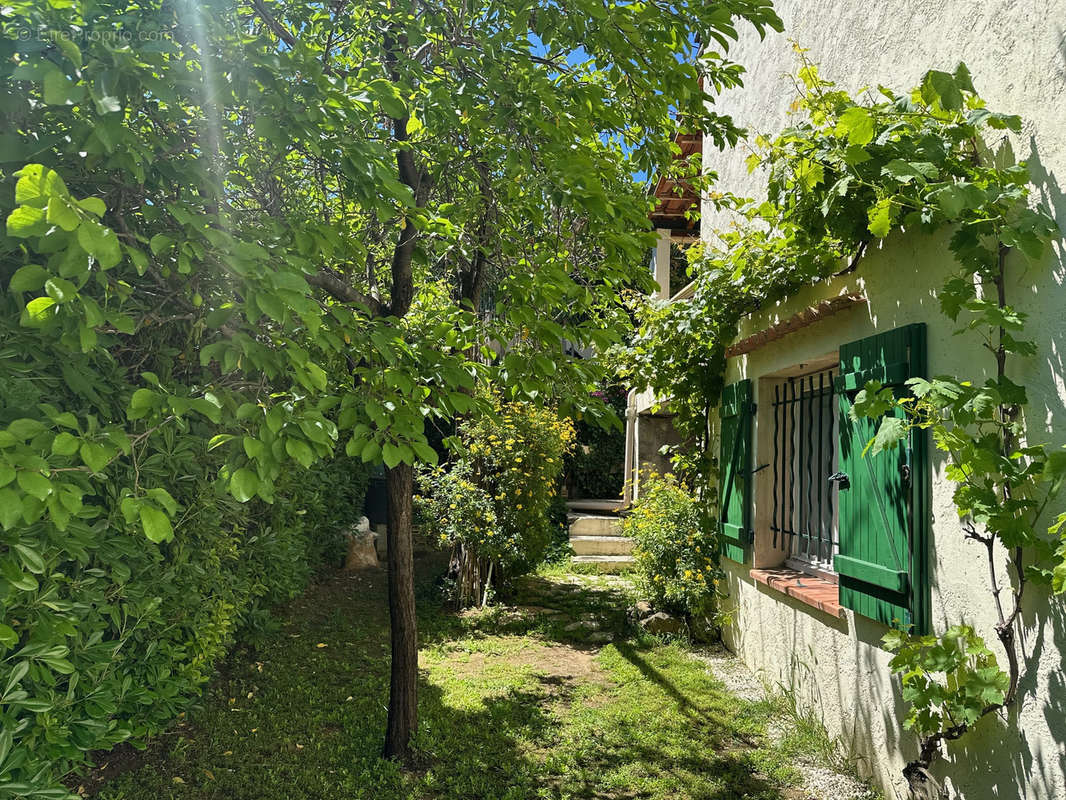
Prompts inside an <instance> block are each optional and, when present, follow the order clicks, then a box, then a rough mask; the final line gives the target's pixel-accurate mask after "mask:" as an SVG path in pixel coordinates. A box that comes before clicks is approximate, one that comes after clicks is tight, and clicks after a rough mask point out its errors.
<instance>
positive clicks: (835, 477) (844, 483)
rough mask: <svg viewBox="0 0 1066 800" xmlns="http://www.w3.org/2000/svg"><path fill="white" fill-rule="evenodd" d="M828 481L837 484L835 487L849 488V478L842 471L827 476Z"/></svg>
mask: <svg viewBox="0 0 1066 800" xmlns="http://www.w3.org/2000/svg"><path fill="white" fill-rule="evenodd" d="M829 482H830V483H835V484H838V486H837V488H838V489H840V490H841V491H843V490H844V489H850V488H851V479H850V478H849V477H848V476H847V473H844V472H834V473H833V474H832V475H830V476H829Z"/></svg>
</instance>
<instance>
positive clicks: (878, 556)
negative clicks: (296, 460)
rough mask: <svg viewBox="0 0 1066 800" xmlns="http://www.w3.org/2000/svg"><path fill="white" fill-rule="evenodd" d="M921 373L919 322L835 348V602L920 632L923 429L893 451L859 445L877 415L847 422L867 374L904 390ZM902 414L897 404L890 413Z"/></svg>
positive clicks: (925, 469) (925, 497) (925, 467)
mask: <svg viewBox="0 0 1066 800" xmlns="http://www.w3.org/2000/svg"><path fill="white" fill-rule="evenodd" d="M912 377H925V325H924V324H917V325H907V326H906V327H903V328H897V329H895V330H892V331H888V332H886V333H879V334H877V335H875V336H870V337H869V338H866V339H860V340H859V341H857V342H851V343H850V344H847V345H844V346H843V347H841V348H840V376H839V377H838V378H837V382H836V388H837V392H838V396H839V398H840V400H839V402H840V454H839V456H840V459H839V464H840V471H841V472H843V473H844V474H845V475H846V476H847V478H848V483H849V484H850V485H848V486H847V488H845V484H843V483H838V484H837V486H838V488H839V491H838V494H837V496H838V498H839V503H840V513H839V530H840V552H839V554H838V555H837V556H836V558H835V559H834V566H835V568H836V571H837V573H838V575H839V578H840V604H841V605H842V606H844V607H846V608H850V609H852V610H854V611H855V612H856V613H858V614H862V615H863V616H864V617H869V618H871V619H875V620H878V621H879V622H883V623H885V624H886V625H891V626H892V627H898V628H901V629H908V628H912V629H913V630H914V631H915V632H917V633H924V632H926V631H927V630H928V628H929V600H928V598H929V579H928V572H927V571H928V556H927V546H928V545H927V542H928V534H927V529H928V515H929V510H928V509H929V489H928V485H929V456H928V452H927V446H926V441H925V440H926V436H925V433H924V432H923V431H912V432H911V433H910V435H909V436H908V439H907V440H906V441H904V442H901V443H900V445H899V446H898V447H896V448H895V449H893V450H884V451H882V452H881V453H878V454H877V455H876V456H874V455H870V454H867V455H866V456H865V457H864V456H863V450H864V449H865V448H866V444H867V442H869V441H870V439H872V438H873V436H874V434H875V433H876V432H877V429H878V427H879V426H880V424H881V421H880V419H860V420H853V419H852V418H851V416H850V414H849V413H848V412H849V411H850V409H851V404H852V401H853V400H854V398H855V394H856V392H858V390H860V389H862V388H863V387H864V386H865V385H866V382H867V381H869V380H878V381H880V382H881V384H882V385H883V386H888V387H892V389H893V390H894V392H895V393H896V396H897V397H899V396H904V395H905V394H907V387H906V386H904V381H906V380H907V379H908V378H912ZM889 413H892V414H895V415H897V416H902V412H901V411H900V410H899V409H894V410H893V411H891V412H889Z"/></svg>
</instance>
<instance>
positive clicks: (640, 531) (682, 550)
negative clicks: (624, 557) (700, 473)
mask: <svg viewBox="0 0 1066 800" xmlns="http://www.w3.org/2000/svg"><path fill="white" fill-rule="evenodd" d="M623 530H624V532H625V535H626V536H629V537H632V539H633V542H634V545H633V558H634V562H635V566H636V573H637V582H638V585H639V587H640V589H641V591H642V592H643V594H644V595H645V596H646V597H647V598H648V600H650V601H651V603H652V604H653V605H655V606H656V607H657V608H661V609H663V610H664V611H670V612H673V613H677V614H684V615H686V616H693V615H697V614H699V615H706V614H708V613H711V612H712V611H713V607H714V598H715V590H716V587H717V584H718V580H719V570H718V568H717V547H716V544H715V539H714V535H713V532H712V531H710V530H709V528H708V526H707V525H706V524H705V523H704V520H703V517H702V515H701V514H700V508H699V501H698V500H697V498H696V497H695V496H694V495H693V494H692V493H691V492H689V491H688V490H687V489H686V488H685V487H684V486H683V485H682V484H681V483H680V482H679V481H678V480H677V479H676V478H675V477H674V476H672V475H666V476H660V475H657V474H655V473H649V474H648V475H646V476H645V477H644V479H643V480H642V481H641V484H640V499H639V500H637V501H636V502H635V503H634V504H633V508H632V511H631V513H630V514H629V515H628V516H626V517H625V519H624V521H623Z"/></svg>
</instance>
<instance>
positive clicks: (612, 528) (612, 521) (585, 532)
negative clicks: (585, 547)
mask: <svg viewBox="0 0 1066 800" xmlns="http://www.w3.org/2000/svg"><path fill="white" fill-rule="evenodd" d="M568 519H569V521H570V527H569V530H570V535H571V536H621V535H622V521H621V520H620V519H618V517H601V516H594V515H592V514H580V515H577V516H571V517H569V518H568Z"/></svg>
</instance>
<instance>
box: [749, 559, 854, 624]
mask: <svg viewBox="0 0 1066 800" xmlns="http://www.w3.org/2000/svg"><path fill="white" fill-rule="evenodd" d="M748 574H749V575H751V577H752V578H754V579H755V580H756V581H758V582H759V583H761V584H763V585H765V586H769V587H770V588H771V589H773V590H775V591H778V592H781V593H782V594H786V595H788V596H789V597H792V598H795V599H796V600H799V601H800V602H801V603H803V604H805V605H808V606H811V607H812V608H817V609H818V610H819V611H824V612H825V613H826V614H829V615H831V616H834V617H843V616H844V609H843V608H842V607H841V605H840V595H839V591H838V588H837V585H836V584H835V583H830V582H829V581H827V580H825V579H824V578H816V577H814V576H813V575H808V574H807V573H805V572H797V571H796V570H794V569H788V568H787V567H782V568H780V569H753V570H751V572H749V573H748Z"/></svg>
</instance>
